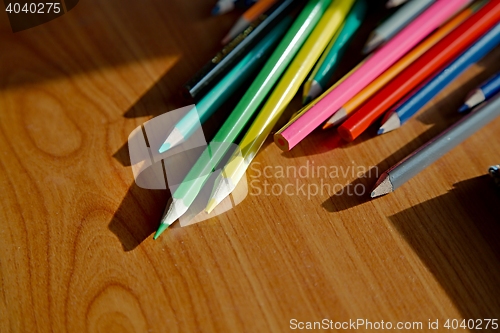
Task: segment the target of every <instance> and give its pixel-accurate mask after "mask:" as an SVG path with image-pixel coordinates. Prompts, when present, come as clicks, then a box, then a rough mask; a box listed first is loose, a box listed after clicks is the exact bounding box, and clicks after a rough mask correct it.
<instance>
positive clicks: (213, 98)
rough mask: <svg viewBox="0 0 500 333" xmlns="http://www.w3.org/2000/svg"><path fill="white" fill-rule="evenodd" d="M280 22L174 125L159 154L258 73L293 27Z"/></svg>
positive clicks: (178, 142) (192, 131)
mask: <svg viewBox="0 0 500 333" xmlns="http://www.w3.org/2000/svg"><path fill="white" fill-rule="evenodd" d="M282 22H284V23H283V24H281V25H280V27H281V28H280V29H273V30H272V31H271V32H270V33H269V34H268V35H267V36H266V37H265V38H263V39H262V40H261V41H260V42H259V43H257V45H255V47H253V48H252V49H251V50H250V51H249V52H248V54H247V55H246V56H245V57H244V58H243V59H241V61H240V62H239V63H237V64H236V66H234V67H233V69H231V71H229V73H227V74H226V76H224V77H223V78H222V80H220V81H219V83H217V84H216V85H215V86H214V87H213V88H212V89H211V90H210V91H209V92H208V93H207V94H206V95H205V96H203V98H202V99H201V100H200V101H199V102H198V103H196V107H195V108H193V109H191V110H190V111H189V112H188V113H186V114H185V115H184V116H183V117H182V118H181V119H180V120H179V121H178V122H177V124H175V126H174V128H173V129H172V131H171V132H170V134H169V135H168V137H167V139H166V140H165V142H164V143H163V144H162V145H161V147H160V149H159V152H160V153H164V152H166V151H167V150H169V149H170V148H173V147H175V146H177V145H178V144H180V143H182V142H184V141H185V140H186V139H187V138H189V137H190V136H191V135H193V133H194V132H196V130H197V129H198V128H199V126H200V124H203V123H205V121H206V120H207V119H208V118H210V116H212V115H213V114H214V112H215V111H217V109H219V108H220V107H221V105H222V104H224V102H225V101H227V99H228V98H229V97H230V96H231V95H233V93H234V92H235V91H236V90H237V89H238V88H239V87H241V86H242V85H243V83H245V82H246V81H247V79H248V78H249V77H250V76H251V74H252V73H256V72H257V71H258V70H259V68H260V66H262V64H263V63H264V62H265V61H266V59H267V56H268V55H269V54H271V52H272V51H273V49H274V46H275V45H276V44H277V43H278V41H279V39H280V38H281V37H282V36H283V35H284V34H285V32H286V28H287V27H288V26H289V25H290V24H291V23H292V22H291V20H290V19H289V18H286V19H284V20H282ZM287 22H288V23H287ZM287 24H288V25H287ZM285 26H286V27H285Z"/></svg>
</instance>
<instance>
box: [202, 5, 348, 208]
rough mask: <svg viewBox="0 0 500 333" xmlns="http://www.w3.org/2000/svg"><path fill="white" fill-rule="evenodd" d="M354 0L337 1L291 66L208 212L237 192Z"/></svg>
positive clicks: (217, 189)
mask: <svg viewBox="0 0 500 333" xmlns="http://www.w3.org/2000/svg"><path fill="white" fill-rule="evenodd" d="M353 3H354V0H334V1H333V2H332V3H331V5H330V6H329V7H328V9H327V10H326V12H325V13H324V14H323V17H322V18H321V20H320V21H319V22H318V25H317V26H316V27H315V28H314V30H313V32H312V33H311V35H310V36H309V38H308V39H307V41H306V42H305V43H304V46H303V47H302V48H301V49H300V51H299V53H298V54H297V56H296V57H295V59H294V60H293V62H292V63H291V64H290V67H289V68H288V69H287V71H286V72H285V74H284V75H283V77H282V78H281V80H280V81H279V83H278V84H277V86H276V88H275V90H274V91H273V92H272V94H271V96H270V97H269V99H268V100H267V102H266V104H265V105H264V107H263V108H262V109H261V111H260V112H259V114H258V115H257V118H256V119H255V120H254V122H253V123H252V125H251V126H250V129H249V130H248V132H247V133H246V134H245V136H244V137H243V139H242V140H241V142H240V144H239V146H240V149H241V154H242V156H236V155H234V156H233V158H232V159H231V160H230V162H229V163H228V164H227V165H226V166H225V167H224V169H223V171H222V173H221V175H219V177H218V179H217V180H216V183H215V187H214V190H213V191H212V196H211V197H210V201H209V203H208V205H207V208H206V210H207V212H210V211H212V209H214V208H215V207H216V206H217V205H218V204H219V203H220V202H221V201H222V200H224V198H226V197H227V196H228V195H229V194H230V193H231V192H232V191H233V190H234V189H235V188H236V185H237V184H238V182H239V181H240V179H241V177H243V175H244V174H245V171H246V169H247V168H248V166H249V164H250V163H251V161H252V160H253V158H254V157H255V155H256V154H257V152H258V151H259V149H260V147H261V146H262V144H263V143H264V141H265V140H266V138H267V136H268V135H269V133H270V132H271V130H272V128H273V127H274V125H275V124H276V122H277V121H278V119H279V118H280V116H281V114H282V113H283V111H284V110H285V108H286V106H287V105H288V103H290V101H291V100H292V98H293V96H294V95H295V93H296V92H297V91H298V90H299V88H300V85H301V84H302V82H303V81H304V80H305V78H306V77H307V74H308V73H309V71H310V70H311V69H312V68H313V66H314V64H315V63H316V61H317V60H318V59H319V57H320V56H321V53H322V52H323V51H324V50H325V48H326V46H327V45H328V42H329V41H330V40H331V39H332V37H333V35H334V34H335V32H336V31H337V30H338V29H339V28H340V26H341V25H342V22H343V21H344V19H345V17H346V16H347V14H348V13H349V10H350V9H351V7H352V5H353Z"/></svg>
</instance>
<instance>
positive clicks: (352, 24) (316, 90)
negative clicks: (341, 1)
mask: <svg viewBox="0 0 500 333" xmlns="http://www.w3.org/2000/svg"><path fill="white" fill-rule="evenodd" d="M366 8H367V4H366V0H358V1H356V3H355V4H354V7H353V8H352V10H351V12H350V13H349V15H348V16H347V18H346V20H345V22H344V25H343V27H342V29H341V30H340V31H339V32H338V33H337V34H335V36H334V37H333V38H332V41H331V42H330V44H329V45H328V47H327V49H326V50H325V52H324V53H323V55H322V56H321V58H320V60H319V61H318V63H317V64H316V66H315V67H314V69H313V71H312V72H311V74H310V75H309V77H308V78H307V81H306V82H305V83H304V92H303V103H304V105H305V104H308V103H309V102H310V101H312V100H313V99H315V98H316V97H318V96H319V95H321V94H322V93H323V91H324V90H325V88H326V87H327V85H328V82H329V81H330V79H331V78H332V76H333V74H334V73H335V70H336V69H337V67H338V65H339V62H340V60H341V59H342V56H343V55H344V53H345V51H346V49H347V47H348V46H349V43H350V42H351V41H352V36H353V35H354V34H355V33H356V31H357V30H358V29H359V27H360V26H361V24H362V22H363V20H364V18H365V16H366Z"/></svg>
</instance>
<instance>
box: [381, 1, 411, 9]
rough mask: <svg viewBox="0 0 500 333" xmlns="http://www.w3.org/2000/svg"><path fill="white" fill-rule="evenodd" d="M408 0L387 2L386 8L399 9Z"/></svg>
mask: <svg viewBox="0 0 500 333" xmlns="http://www.w3.org/2000/svg"><path fill="white" fill-rule="evenodd" d="M407 1H408V0H389V1H387V3H386V4H385V6H386V7H387V8H394V7H398V6H401V5H402V4H404V3H405V2H407Z"/></svg>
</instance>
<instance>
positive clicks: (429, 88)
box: [378, 24, 500, 134]
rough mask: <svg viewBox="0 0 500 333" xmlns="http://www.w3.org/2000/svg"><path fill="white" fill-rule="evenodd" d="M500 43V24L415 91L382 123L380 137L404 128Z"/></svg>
mask: <svg viewBox="0 0 500 333" xmlns="http://www.w3.org/2000/svg"><path fill="white" fill-rule="evenodd" d="M499 44H500V24H497V25H496V26H495V27H493V28H492V29H491V30H490V31H488V32H487V33H486V34H484V35H483V36H482V37H481V38H480V39H479V40H477V41H476V43H474V45H472V46H471V47H470V48H469V49H468V50H467V51H465V52H464V53H462V54H461V55H460V56H458V57H457V58H456V59H455V60H454V61H453V62H451V63H450V64H449V65H448V66H446V67H445V68H444V70H442V71H441V72H438V74H437V75H434V76H432V77H431V78H430V79H429V80H428V81H427V82H426V83H424V84H423V85H421V86H420V87H418V88H417V89H415V90H414V91H413V92H412V93H410V94H409V95H408V97H406V98H405V99H404V100H403V101H402V102H400V103H399V104H398V105H396V106H395V107H394V108H393V109H392V110H391V111H389V112H388V113H387V114H386V115H385V117H384V119H383V120H382V126H381V127H380V129H379V130H378V134H383V133H387V132H389V131H392V130H394V129H396V128H399V127H401V125H403V124H404V123H405V122H406V121H408V119H410V118H411V117H412V116H413V115H414V114H415V113H417V111H419V110H420V109H421V108H422V107H423V106H424V105H425V104H427V102H428V101H429V100H431V99H432V98H433V97H434V96H436V95H437V94H438V93H439V92H440V91H441V90H443V89H444V88H445V87H446V86H447V85H448V84H450V83H451V82H452V81H453V80H455V79H456V78H457V77H458V76H459V75H460V74H462V73H463V72H464V71H465V70H466V69H467V68H469V66H471V65H472V64H474V63H476V62H478V61H479V60H480V59H481V58H483V57H484V56H485V55H487V54H488V53H489V52H490V51H491V50H493V48H495V47H496V46H497V45H499Z"/></svg>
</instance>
